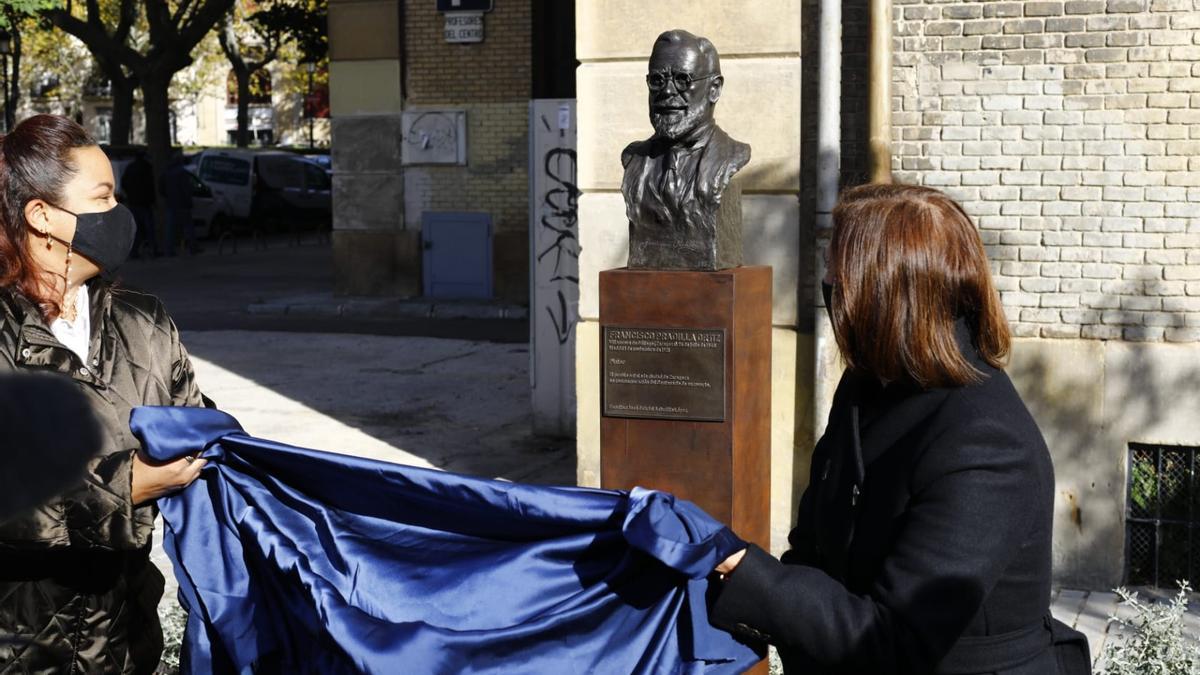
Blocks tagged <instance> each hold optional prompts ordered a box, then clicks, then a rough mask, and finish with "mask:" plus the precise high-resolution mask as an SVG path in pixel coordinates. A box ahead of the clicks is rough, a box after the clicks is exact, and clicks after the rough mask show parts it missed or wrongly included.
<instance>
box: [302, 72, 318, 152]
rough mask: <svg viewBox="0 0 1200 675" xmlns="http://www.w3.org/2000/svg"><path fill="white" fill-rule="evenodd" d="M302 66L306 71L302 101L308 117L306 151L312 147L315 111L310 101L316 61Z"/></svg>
mask: <svg viewBox="0 0 1200 675" xmlns="http://www.w3.org/2000/svg"><path fill="white" fill-rule="evenodd" d="M304 65H305V67H306V68H307V69H308V96H307V97H306V98H305V99H304V114H305V115H307V116H308V149H309V150H311V149H312V148H313V147H314V143H313V117H315V115H314V114H313V113H314V112H315V111H314V110H313V100H312V94H313V84H312V81H313V71H315V70H316V69H317V62H316V61H308V62H306V63H305V64H304Z"/></svg>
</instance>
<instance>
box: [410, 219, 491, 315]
mask: <svg viewBox="0 0 1200 675" xmlns="http://www.w3.org/2000/svg"><path fill="white" fill-rule="evenodd" d="M421 237H422V240H423V242H424V247H425V252H424V256H423V263H424V265H423V267H424V272H423V276H424V282H425V295H426V296H428V297H431V298H491V297H492V217H491V215H489V214H487V213H447V212H433V211H426V212H424V213H423V214H421Z"/></svg>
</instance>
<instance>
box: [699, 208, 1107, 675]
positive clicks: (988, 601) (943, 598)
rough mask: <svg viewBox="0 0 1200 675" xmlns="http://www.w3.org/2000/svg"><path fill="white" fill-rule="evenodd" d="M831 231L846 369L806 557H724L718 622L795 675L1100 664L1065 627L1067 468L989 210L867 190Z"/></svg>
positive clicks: (836, 326) (833, 311)
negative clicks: (997, 280)
mask: <svg viewBox="0 0 1200 675" xmlns="http://www.w3.org/2000/svg"><path fill="white" fill-rule="evenodd" d="M833 220H834V228H833V239H832V242H831V247H830V253H829V259H828V260H829V264H828V265H827V273H826V276H825V280H824V282H823V290H824V295H825V300H826V307H827V309H828V311H829V316H830V320H831V322H832V324H833V333H834V336H835V337H836V339H837V344H838V349H839V351H840V352H841V355H842V358H843V361H844V362H845V365H846V370H845V373H844V375H843V376H842V379H841V382H840V383H839V385H838V388H837V392H836V393H835V394H834V400H833V405H832V408H831V410H830V413H829V420H828V424H827V426H826V429H825V434H824V435H823V436H822V437H821V439H820V441H819V442H818V443H817V446H816V448H815V450H814V452H813V459H812V470H811V472H810V476H811V480H810V483H809V486H808V488H807V489H806V490H805V492H804V494H803V496H802V498H801V501H800V509H799V514H798V516H797V522H796V528H795V529H794V530H792V532H791V534H790V535H789V537H788V540H789V542H790V544H791V549H790V550H789V551H787V552H786V553H785V554H784V555H783V558H782V560H776V559H775V558H773V557H772V556H771V555H770V554H769V553H767V552H765V551H763V550H762V549H760V548H757V547H755V546H754V545H750V547H749V548H748V549H746V550H744V551H741V552H738V553H735V554H734V555H733V556H731V557H730V558H729V559H727V560H725V561H724V562H722V563H721V565H719V566H718V567H717V569H716V572H717V576H718V578H719V579H720V581H719V582H718V583H716V584H714V587H715V589H716V590H715V591H714V593H713V596H712V605H713V606H712V612H711V617H712V621H713V622H714V623H715V624H716V625H718V626H721V627H722V628H725V629H726V630H729V631H730V632H733V633H734V634H737V635H740V636H743V637H745V638H746V639H748V640H755V641H760V642H765V643H770V644H774V645H776V646H777V647H778V650H779V653H780V656H781V658H782V660H783V663H784V670H785V672H788V673H801V674H803V675H817V674H821V673H864V674H866V673H870V674H879V673H912V674H921V675H924V674H928V673H939V674H951V673H1003V674H1004V675H1046V674H1052V673H1058V672H1064V673H1076V672H1079V673H1085V672H1088V670H1089V659H1088V656H1087V643H1086V638H1084V637H1083V636H1082V634H1079V633H1076V632H1075V631H1072V630H1071V629H1069V628H1067V627H1066V626H1064V625H1062V624H1058V623H1056V622H1054V621H1053V620H1052V619H1051V617H1050V613H1049V603H1050V544H1051V524H1052V513H1053V505H1054V470H1053V467H1052V465H1051V462H1050V455H1049V452H1048V451H1047V449H1046V444H1045V441H1044V440H1043V439H1042V434H1041V432H1040V431H1039V430H1038V427H1037V424H1036V423H1035V422H1034V420H1033V418H1032V417H1031V416H1030V414H1029V412H1028V410H1026V408H1025V405H1024V404H1023V403H1022V402H1021V398H1020V396H1019V395H1018V394H1017V392H1016V390H1015V389H1014V388H1013V385H1012V383H1011V382H1010V381H1009V378H1008V376H1007V375H1006V374H1005V372H1004V370H1002V368H1003V365H1004V362H1005V359H1006V357H1007V355H1008V352H1009V346H1010V336H1009V330H1008V324H1007V322H1006V320H1005V316H1004V310H1003V308H1002V307H1001V304H1000V298H999V296H998V295H997V293H996V289H995V287H994V285H993V283H992V278H991V273H990V271H989V267H988V260H987V256H986V254H985V251H984V248H983V243H982V242H981V241H980V237H979V234H978V232H977V231H976V229H975V227H974V225H973V224H972V223H971V219H970V218H969V217H968V216H967V214H966V212H965V211H963V209H962V207H961V206H959V205H958V204H957V203H955V202H954V200H952V199H950V198H949V197H947V196H946V195H945V194H943V193H941V192H938V191H937V190H934V189H931V188H926V187H919V186H911V185H866V186H861V187H857V188H853V189H850V190H847V191H846V192H845V193H844V194H843V195H842V197H841V199H840V200H839V203H838V205H837V207H836V208H835V209H834V212H833ZM1056 645H1057V646H1056Z"/></svg>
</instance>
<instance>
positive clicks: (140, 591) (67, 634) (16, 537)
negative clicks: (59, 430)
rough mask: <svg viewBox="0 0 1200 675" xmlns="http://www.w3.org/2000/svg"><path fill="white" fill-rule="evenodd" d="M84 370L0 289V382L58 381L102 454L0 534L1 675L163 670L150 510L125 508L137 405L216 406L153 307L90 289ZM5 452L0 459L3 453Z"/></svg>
mask: <svg viewBox="0 0 1200 675" xmlns="http://www.w3.org/2000/svg"><path fill="white" fill-rule="evenodd" d="M88 288H89V293H90V295H89V298H90V300H91V312H92V313H91V320H92V339H91V345H90V353H91V355H92V358H91V360H90V362H89V363H82V362H81V361H80V360H79V357H78V356H77V355H76V354H75V353H74V352H71V351H70V350H68V349H67V348H66V347H64V346H63V345H62V344H61V343H60V342H59V341H58V340H57V339H55V337H54V335H53V334H52V333H51V332H50V329H49V328H47V327H46V324H45V322H44V321H43V319H42V317H41V315H40V313H39V312H38V310H37V308H35V307H34V306H33V305H32V304H31V303H30V302H29V301H28V300H27V299H26V298H24V297H23V296H21V295H19V294H16V293H13V292H11V291H10V290H7V289H0V377H3V376H5V375H7V374H10V373H21V372H33V371H36V372H43V373H57V374H59V375H60V376H61V377H63V378H64V380H66V381H67V382H70V383H72V384H73V385H74V386H75V387H76V388H77V390H78V392H79V393H80V394H81V395H82V397H83V398H84V399H85V400H86V402H87V405H88V406H89V408H90V409H91V411H92V412H93V413H94V414H95V417H96V422H98V423H99V427H100V431H101V433H100V437H101V443H100V447H98V448H95V455H94V457H93V458H92V460H91V461H90V462H88V465H87V467H86V471H85V472H84V477H83V480H82V481H81V482H80V483H79V485H78V486H77V487H75V488H74V489H70V490H68V491H66V492H64V493H63V494H61V495H59V496H58V497H56V498H55V499H53V500H52V501H50V502H48V503H46V504H43V505H41V506H39V507H38V508H36V509H34V510H33V511H31V512H28V513H25V514H22V515H19V516H16V517H13V518H9V519H6V520H4V521H3V522H0V675H26V674H33V673H37V674H42V673H55V674H57V673H64V674H65V673H81V674H82V673H87V675H92V674H105V675H110V674H117V673H120V674H122V675H131V674H140V673H149V672H152V671H153V670H154V668H155V667H156V666H157V665H158V661H159V655H160V654H161V651H162V631H161V628H160V626H159V621H158V614H157V606H158V601H159V599H160V598H161V597H162V592H163V578H162V575H161V574H160V573H159V571H158V569H157V568H155V567H154V565H153V563H151V562H150V539H151V534H152V533H153V529H154V516H155V507H154V505H153V504H143V505H140V506H134V505H133V504H132V501H131V489H132V485H131V482H132V475H133V474H132V464H133V455H134V452H135V451H136V450H137V448H138V447H139V444H138V440H137V438H135V437H134V436H133V433H132V432H131V431H130V430H129V413H130V411H131V410H132V409H133V408H134V407H137V406H141V405H189V406H199V405H211V402H209V401H207V400H206V399H205V398H204V397H203V396H202V395H201V393H200V389H199V388H198V387H197V386H196V380H195V376H194V373H193V370H192V365H191V361H190V359H189V358H188V355H187V351H186V350H184V348H183V345H182V344H181V343H180V341H179V332H178V331H177V330H176V328H175V324H174V322H172V321H171V319H170V317H168V316H167V313H166V311H165V310H164V309H163V306H162V303H160V302H159V301H158V300H157V299H156V298H154V297H152V296H149V295H145V294H143V293H138V292H136V291H132V290H127V289H119V288H112V287H111V286H109V285H108V284H107V283H106V282H103V281H100V280H94V281H92V282H91V283H90V284H89V285H88ZM0 449H2V448H0Z"/></svg>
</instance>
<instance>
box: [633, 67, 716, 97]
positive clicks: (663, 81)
mask: <svg viewBox="0 0 1200 675" xmlns="http://www.w3.org/2000/svg"><path fill="white" fill-rule="evenodd" d="M716 76H717V74H716V73H712V74H710V75H701V76H700V77H692V76H691V75H690V74H688V73H664V72H658V73H650V74H649V75H647V76H646V86H647V87H649V88H650V91H662V90H663V89H665V88H666V86H667V83H668V82H673V83H674V84H675V91H677V92H679V93H681V94H682V93H683V92H685V91H689V90H690V89H691V88H692V83H693V82H699V81H700V80H707V79H709V78H712V77H716Z"/></svg>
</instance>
